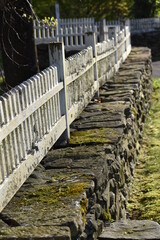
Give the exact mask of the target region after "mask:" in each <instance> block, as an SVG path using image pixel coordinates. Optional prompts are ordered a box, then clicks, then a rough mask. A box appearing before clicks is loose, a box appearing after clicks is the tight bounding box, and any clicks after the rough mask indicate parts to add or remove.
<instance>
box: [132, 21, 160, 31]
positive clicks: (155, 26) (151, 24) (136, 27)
mask: <svg viewBox="0 0 160 240" xmlns="http://www.w3.org/2000/svg"><path fill="white" fill-rule="evenodd" d="M130 26H131V32H132V33H136V32H152V31H157V30H158V31H159V30H160V18H142V19H131V20H130Z"/></svg>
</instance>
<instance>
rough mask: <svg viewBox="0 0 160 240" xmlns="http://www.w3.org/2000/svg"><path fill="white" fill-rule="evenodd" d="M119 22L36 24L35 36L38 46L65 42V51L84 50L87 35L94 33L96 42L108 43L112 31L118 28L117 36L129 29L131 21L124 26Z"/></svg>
mask: <svg viewBox="0 0 160 240" xmlns="http://www.w3.org/2000/svg"><path fill="white" fill-rule="evenodd" d="M118 23H119V22H118V21H112V22H106V20H102V21H100V22H95V21H94V18H84V19H83V18H82V19H59V20H58V21H57V22H56V24H55V25H54V24H52V23H51V24H50V25H48V23H44V22H43V21H41V22H38V21H35V22H34V35H35V41H36V44H37V45H39V44H43V43H51V42H62V41H63V42H64V45H65V50H66V51H70V50H74V49H76V50H82V49H84V48H85V47H86V44H85V33H87V32H94V33H95V35H96V42H102V41H106V40H108V39H110V38H109V35H110V29H112V27H115V26H116V30H117V34H119V32H120V30H122V29H124V28H128V29H129V21H128V20H127V21H125V23H123V24H122V25H120V24H118Z"/></svg>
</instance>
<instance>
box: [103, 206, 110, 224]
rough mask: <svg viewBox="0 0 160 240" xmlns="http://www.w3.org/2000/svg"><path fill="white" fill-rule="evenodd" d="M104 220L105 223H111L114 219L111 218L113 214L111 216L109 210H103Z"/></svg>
mask: <svg viewBox="0 0 160 240" xmlns="http://www.w3.org/2000/svg"><path fill="white" fill-rule="evenodd" d="M102 220H103V221H105V222H111V221H112V217H111V214H110V212H109V209H108V208H107V210H105V209H103V210H102Z"/></svg>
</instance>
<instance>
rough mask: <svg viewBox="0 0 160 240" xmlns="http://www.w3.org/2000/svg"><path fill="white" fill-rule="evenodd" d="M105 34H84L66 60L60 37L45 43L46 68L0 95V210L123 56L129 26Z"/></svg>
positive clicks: (127, 46) (65, 133)
mask: <svg viewBox="0 0 160 240" xmlns="http://www.w3.org/2000/svg"><path fill="white" fill-rule="evenodd" d="M109 35H110V38H111V39H110V40H109V39H108V40H107V41H103V42H101V43H97V42H96V34H95V33H93V32H90V33H85V49H84V50H82V51H81V52H79V53H78V54H76V55H73V56H72V57H69V58H68V59H65V49H64V44H63V42H62V43H60V42H55V43H52V44H49V59H50V67H48V68H47V69H45V70H44V71H42V72H41V73H39V74H37V75H35V76H33V77H32V78H30V79H28V80H27V81H25V82H23V83H22V84H20V85H18V86H17V87H15V88H13V89H11V90H10V91H9V92H7V93H6V94H5V95H3V96H1V97H0V211H2V209H3V208H4V207H5V206H6V205H7V203H8V202H9V201H10V199H11V198H12V197H13V195H14V194H15V193H16V191H17V190H18V189H19V188H20V186H21V185H22V184H23V183H24V181H25V180H26V179H27V178H28V176H29V175H30V174H31V173H32V171H33V170H34V169H35V167H36V166H37V165H38V164H39V162H40V161H41V160H42V159H43V157H44V156H45V155H46V154H47V152H48V151H49V149H50V148H51V147H52V146H53V145H54V143H55V142H56V141H57V140H58V139H59V137H60V136H61V137H63V139H64V140H68V139H69V137H70V130H69V126H70V124H71V123H72V122H73V121H74V119H75V118H76V117H77V116H78V115H79V114H80V113H81V112H82V110H83V109H84V108H85V106H87V104H88V103H89V101H90V100H91V98H92V97H93V96H94V95H95V93H96V92H98V90H99V87H100V86H102V84H104V82H105V81H106V80H107V79H108V78H109V77H111V76H113V74H114V73H115V71H117V70H118V68H119V66H120V63H121V62H123V61H124V60H125V59H126V58H127V56H128V54H129V53H130V50H131V45H130V31H129V27H127V26H126V27H125V28H124V29H123V30H122V31H119V28H118V27H112V28H110V31H109ZM47 36H48V35H47Z"/></svg>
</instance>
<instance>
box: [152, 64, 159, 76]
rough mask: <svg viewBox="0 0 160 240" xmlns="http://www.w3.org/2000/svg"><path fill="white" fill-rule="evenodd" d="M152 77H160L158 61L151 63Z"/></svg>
mask: <svg viewBox="0 0 160 240" xmlns="http://www.w3.org/2000/svg"><path fill="white" fill-rule="evenodd" d="M152 69H153V72H152V77H155V78H157V77H160V61H158V62H153V63H152Z"/></svg>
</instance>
